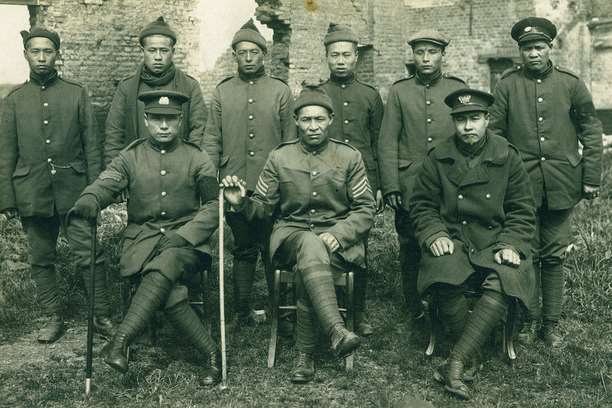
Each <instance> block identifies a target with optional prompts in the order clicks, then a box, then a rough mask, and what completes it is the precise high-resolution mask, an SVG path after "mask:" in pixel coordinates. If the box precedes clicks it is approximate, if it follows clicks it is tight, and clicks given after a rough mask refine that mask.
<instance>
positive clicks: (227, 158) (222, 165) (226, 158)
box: [219, 156, 230, 167]
mask: <svg viewBox="0 0 612 408" xmlns="http://www.w3.org/2000/svg"><path fill="white" fill-rule="evenodd" d="M229 158H230V157H229V156H221V162H220V163H219V167H224V166H225V165H226V164H227V162H228V161H229Z"/></svg>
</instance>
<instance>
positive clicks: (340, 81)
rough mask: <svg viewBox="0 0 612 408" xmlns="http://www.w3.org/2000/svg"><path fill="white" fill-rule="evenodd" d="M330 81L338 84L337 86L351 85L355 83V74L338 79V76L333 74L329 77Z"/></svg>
mask: <svg viewBox="0 0 612 408" xmlns="http://www.w3.org/2000/svg"><path fill="white" fill-rule="evenodd" d="M329 79H330V80H331V81H332V82H333V83H334V84H337V85H350V84H352V83H353V82H355V74H354V73H352V72H351V73H350V74H349V75H347V76H346V77H343V78H341V77H337V76H335V75H333V74H332V75H330V76H329Z"/></svg>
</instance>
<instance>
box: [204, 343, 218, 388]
mask: <svg viewBox="0 0 612 408" xmlns="http://www.w3.org/2000/svg"><path fill="white" fill-rule="evenodd" d="M207 359H208V368H207V369H206V370H205V371H204V374H203V375H202V376H201V377H200V384H202V385H205V386H210V385H215V384H218V383H219V381H221V352H220V351H219V350H216V351H213V352H212V353H210V354H209V355H208V358H207Z"/></svg>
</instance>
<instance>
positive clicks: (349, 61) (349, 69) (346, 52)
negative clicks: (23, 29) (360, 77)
mask: <svg viewBox="0 0 612 408" xmlns="http://www.w3.org/2000/svg"><path fill="white" fill-rule="evenodd" d="M327 65H328V66H329V70H330V72H331V73H332V75H334V76H337V77H339V78H344V77H347V76H349V75H351V74H352V73H353V71H355V67H356V66H357V47H356V46H355V44H354V43H352V42H349V41H338V42H334V43H331V44H329V45H328V46H327Z"/></svg>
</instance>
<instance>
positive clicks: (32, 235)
mask: <svg viewBox="0 0 612 408" xmlns="http://www.w3.org/2000/svg"><path fill="white" fill-rule="evenodd" d="M21 224H22V225H23V229H24V231H25V233H26V236H27V238H28V242H29V244H30V248H31V250H30V257H31V265H32V279H33V280H34V282H35V283H36V288H37V289H36V291H37V295H38V301H39V303H40V305H41V307H42V308H43V310H44V311H45V312H46V313H48V314H53V313H60V312H61V307H62V306H61V301H60V295H59V293H58V288H57V278H56V271H55V261H56V258H57V252H56V245H57V238H58V235H59V232H60V230H62V232H63V233H64V234H65V235H66V238H67V239H68V242H69V244H70V249H71V251H72V256H73V258H74V262H75V264H76V266H77V268H78V269H79V270H80V271H81V273H82V275H83V279H84V280H85V287H86V288H89V284H88V282H91V280H90V279H91V277H90V270H89V265H90V262H91V247H90V245H91V239H92V236H91V228H90V224H89V222H88V221H86V220H83V219H81V218H77V217H72V218H71V219H70V220H67V219H66V216H65V215H60V214H57V213H55V215H54V216H53V217H22V218H21ZM95 314H96V316H108V315H110V303H109V299H108V292H107V289H106V270H105V268H104V256H103V254H102V251H101V250H100V247H99V246H98V253H97V254H96V268H95Z"/></svg>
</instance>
